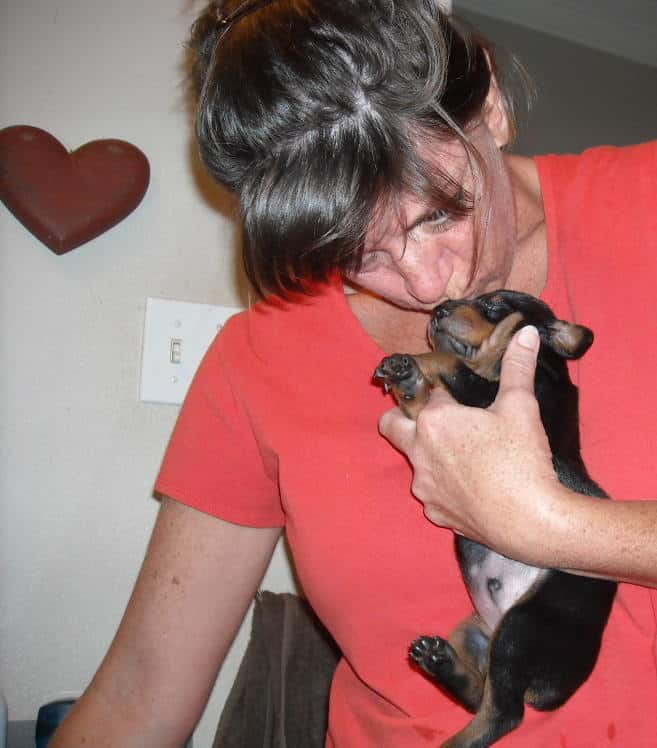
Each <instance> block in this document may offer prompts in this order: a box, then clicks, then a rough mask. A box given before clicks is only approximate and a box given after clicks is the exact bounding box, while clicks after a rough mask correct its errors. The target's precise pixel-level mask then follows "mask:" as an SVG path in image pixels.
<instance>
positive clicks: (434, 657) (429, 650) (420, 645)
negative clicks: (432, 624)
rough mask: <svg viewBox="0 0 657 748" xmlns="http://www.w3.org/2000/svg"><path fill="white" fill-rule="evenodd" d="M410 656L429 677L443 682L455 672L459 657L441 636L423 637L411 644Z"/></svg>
mask: <svg viewBox="0 0 657 748" xmlns="http://www.w3.org/2000/svg"><path fill="white" fill-rule="evenodd" d="M408 655H409V657H410V658H411V660H413V662H414V663H415V664H416V665H418V667H420V668H421V669H422V670H424V672H425V673H427V675H430V676H431V677H432V678H435V679H437V680H439V681H442V680H443V679H444V678H445V676H446V675H448V674H451V673H452V672H453V671H454V664H455V662H456V660H457V655H456V652H455V651H454V649H453V648H452V646H451V644H449V643H448V642H447V641H446V640H445V639H442V638H441V637H440V636H421V637H419V638H418V639H416V640H415V641H414V642H412V643H411V646H410V647H409V649H408Z"/></svg>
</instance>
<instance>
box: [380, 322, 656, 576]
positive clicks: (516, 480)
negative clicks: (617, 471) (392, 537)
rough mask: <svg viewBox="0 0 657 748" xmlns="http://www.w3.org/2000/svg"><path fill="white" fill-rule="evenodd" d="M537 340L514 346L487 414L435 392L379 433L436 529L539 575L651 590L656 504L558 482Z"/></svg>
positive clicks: (523, 338) (531, 333) (385, 422)
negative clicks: (539, 397) (539, 381)
mask: <svg viewBox="0 0 657 748" xmlns="http://www.w3.org/2000/svg"><path fill="white" fill-rule="evenodd" d="M538 345H539V342H538V336H537V334H536V332H535V330H534V329H533V328H525V329H524V330H523V331H521V332H520V333H518V334H516V335H515V336H514V338H513V340H512V341H511V343H510V345H509V347H508V349H507V351H506V354H505V356H504V360H503V364H502V375H501V380H500V390H499V393H498V396H497V398H496V400H495V402H494V403H493V404H492V405H491V406H490V407H489V408H487V409H485V410H484V409H480V408H468V407H466V406H463V405H459V404H458V403H456V402H455V401H454V400H453V398H452V397H451V396H450V395H449V394H448V393H447V392H446V391H445V390H443V389H441V388H436V389H435V390H434V392H433V393H432V396H431V399H430V401H429V403H428V404H427V406H426V407H425V408H424V409H423V411H422V412H421V413H420V416H419V417H418V420H417V421H411V420H410V419H408V418H406V417H405V416H404V415H403V414H402V413H401V411H399V410H398V409H394V410H392V411H389V412H388V413H385V414H384V415H383V417H382V418H381V423H380V429H381V433H382V434H383V435H384V436H385V437H386V438H387V439H388V440H389V441H391V442H392V443H393V444H394V445H395V446H396V447H397V448H398V449H400V450H401V451H402V452H404V453H406V455H407V456H408V458H409V459H410V461H411V463H412V465H413V469H414V477H413V484H412V491H413V493H414V494H415V496H417V498H418V499H419V500H420V501H421V502H422V503H423V504H424V511H425V514H426V516H427V517H428V518H429V519H430V520H431V521H432V522H434V523H435V524H437V525H442V526H446V527H451V528H453V529H454V530H455V531H456V532H459V533H461V534H463V535H466V536H467V537H469V538H472V539H473V540H476V541H478V542H481V543H483V544H485V545H488V546H490V547H491V548H494V549H495V550H497V551H498V552H500V553H503V554H504V555H507V556H510V557H512V558H516V559H518V560H520V561H524V562H525V563H530V564H534V565H537V566H548V567H555V568H562V569H568V570H570V571H573V572H575V573H582V574H588V575H591V576H603V577H608V578H612V579H619V580H624V581H630V582H635V583H637V584H646V585H650V586H655V587H657V501H652V500H651V501H631V502H620V501H604V500H599V499H593V498H590V497H587V496H582V495H581V494H577V493H574V492H572V491H570V490H568V489H567V488H565V487H564V486H563V485H562V484H561V483H559V481H558V479H557V477H556V475H555V473H554V470H553V467H552V461H551V455H550V449H549V446H548V442H547V437H546V436H545V432H544V430H543V427H542V424H541V421H540V416H539V411H538V403H537V402H536V399H535V397H534V387H533V381H534V372H535V368H536V354H537V351H538Z"/></svg>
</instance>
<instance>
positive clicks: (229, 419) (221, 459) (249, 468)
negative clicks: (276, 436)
mask: <svg viewBox="0 0 657 748" xmlns="http://www.w3.org/2000/svg"><path fill="white" fill-rule="evenodd" d="M225 331H226V328H224V331H222V334H220V335H219V336H218V337H217V338H216V339H215V341H214V342H213V343H212V345H211V346H210V348H209V349H208V352H207V353H206V354H205V357H204V358H203V361H202V362H201V364H200V366H199V369H198V371H197V372H196V375H195V376H194V379H193V381H192V384H191V386H190V388H189V391H188V393H187V397H186V398H185V402H184V403H183V406H182V408H181V411H180V414H179V416H178V420H177V422H176V426H175V428H174V430H173V433H172V435H171V439H170V441H169V445H168V447H167V450H166V453H165V456H164V460H163V462H162V466H161V468H160V472H159V475H158V477H157V480H156V482H155V490H156V492H158V493H160V494H162V495H165V496H169V497H170V498H172V499H176V500H177V501H181V502H182V503H184V504H187V505H189V506H192V507H194V508H195V509H199V510H200V511H203V512H206V513H208V514H212V515H214V516H216V517H220V518H221V519H224V520H226V521H228V522H233V523H235V524H240V525H248V526H252V527H282V526H283V525H284V524H285V517H284V514H283V511H282V508H281V502H280V493H279V491H278V482H277V478H276V475H275V474H272V472H273V471H272V467H271V465H270V464H266V462H265V460H264V459H263V455H262V453H261V450H260V448H259V445H258V441H257V439H256V435H255V433H254V430H253V428H252V425H251V419H250V418H249V414H248V413H247V411H246V407H245V404H244V399H243V397H242V396H241V393H240V392H239V391H236V390H237V388H236V387H235V385H234V383H233V382H232V381H231V380H232V379H234V377H231V372H230V369H229V366H228V365H227V363H226V361H227V360H228V359H229V356H228V355H227V352H226V343H225V340H224V336H223V332H225Z"/></svg>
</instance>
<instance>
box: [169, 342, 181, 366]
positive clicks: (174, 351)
mask: <svg viewBox="0 0 657 748" xmlns="http://www.w3.org/2000/svg"><path fill="white" fill-rule="evenodd" d="M169 361H171V363H172V364H182V338H171V347H170V349H169Z"/></svg>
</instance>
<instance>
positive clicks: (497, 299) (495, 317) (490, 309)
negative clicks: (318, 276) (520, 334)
mask: <svg viewBox="0 0 657 748" xmlns="http://www.w3.org/2000/svg"><path fill="white" fill-rule="evenodd" d="M482 305H483V307H484V312H485V314H486V316H487V317H488V319H489V320H490V321H491V322H498V321H499V320H501V319H504V317H506V316H507V315H508V314H509V313H510V312H511V311H512V309H511V307H510V306H509V305H508V304H507V302H506V301H505V299H504V297H503V296H501V295H500V294H494V295H493V296H488V297H486V298H484V299H482Z"/></svg>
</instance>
